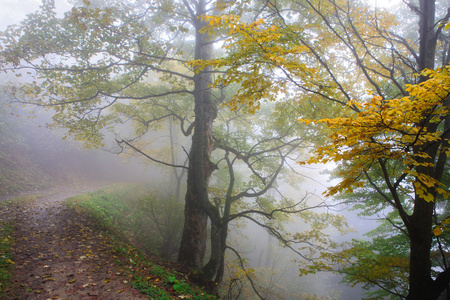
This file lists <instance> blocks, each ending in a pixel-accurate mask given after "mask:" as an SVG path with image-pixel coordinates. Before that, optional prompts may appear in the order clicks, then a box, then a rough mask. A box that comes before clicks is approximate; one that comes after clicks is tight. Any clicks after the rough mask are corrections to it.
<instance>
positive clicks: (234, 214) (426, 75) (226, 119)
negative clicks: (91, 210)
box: [0, 0, 450, 299]
mask: <svg viewBox="0 0 450 300" xmlns="http://www.w3.org/2000/svg"><path fill="white" fill-rule="evenodd" d="M449 18H450V2H449V1H448V0H436V1H431V0H419V1H404V2H400V1H398V2H389V3H387V2H383V1H370V2H365V1H325V0H319V1H309V0H305V1H278V2H277V1H236V2H233V3H231V2H230V3H229V2H227V1H206V0H198V1H188V0H184V1H175V0H174V1H162V0H161V1H114V0H95V1H94V0H92V1H86V0H83V1H70V2H66V1H59V0H55V1H42V2H41V1H38V0H36V1H32V0H27V1H21V2H20V3H18V2H16V1H12V0H7V1H3V2H2V3H0V22H1V23H0V26H1V27H0V30H2V34H1V36H0V41H1V44H0V46H1V48H0V49H1V53H0V57H1V59H0V64H1V67H2V69H3V70H4V71H5V72H3V73H2V74H1V77H0V78H1V85H2V86H3V92H2V94H1V99H0V101H1V104H0V135H1V142H0V197H1V198H6V197H8V196H11V195H18V194H21V193H29V192H33V191H38V190H43V189H48V188H50V187H55V186H66V185H76V184H83V183H85V182H98V184H99V185H101V186H105V185H108V184H114V183H120V184H119V185H115V186H114V188H112V189H113V190H114V189H118V190H119V191H118V193H119V194H120V190H122V193H125V192H126V195H124V194H120V195H122V196H120V197H121V200H117V207H119V206H120V207H121V208H120V209H121V211H123V212H126V215H124V216H123V217H120V216H118V215H114V216H112V215H113V213H112V212H111V211H112V210H113V209H114V208H113V207H109V206H105V210H104V211H103V212H102V213H104V214H106V215H108V213H110V214H111V219H113V221H112V223H114V224H116V223H117V224H122V225H124V224H125V225H124V226H126V227H128V228H127V229H126V230H125V232H126V234H125V235H128V236H129V239H130V241H131V242H134V243H135V244H136V245H138V246H140V247H142V248H143V249H144V250H145V251H149V252H152V253H157V254H158V255H160V256H162V257H164V258H165V259H170V260H174V261H175V260H176V261H178V262H180V263H184V264H186V265H187V266H189V267H190V268H191V269H192V270H195V272H193V273H195V276H194V277H193V278H192V280H194V281H196V282H199V283H201V284H203V285H204V286H205V287H206V289H207V290H208V291H210V292H212V293H217V294H219V295H220V296H221V297H223V298H225V299H446V298H447V297H450V296H448V295H450V293H448V289H449V288H450V270H449V269H448V267H447V264H448V252H449V247H450V244H449V242H450V241H449V240H448V238H449V235H448V234H449V233H448V231H449V229H448V228H447V227H448V224H450V221H449V215H448V206H447V198H448V193H449V191H448V180H449V179H450V178H449V176H448V162H447V155H448V153H449V152H450V147H449V146H448V144H449V137H450V130H449V126H450V125H449V122H450V119H449V118H450V117H449V112H448V101H449V97H448V95H449V92H450V79H449V78H450V69H449V67H448V63H449V57H450V47H449V25H448V24H449ZM22 20H24V21H22ZM20 22H22V23H20ZM12 24H19V25H15V26H13V25H12ZM299 119H302V120H303V121H299ZM300 162H301V163H300ZM136 183H139V185H137V186H135V185H134V184H136ZM105 197H106V196H105ZM99 201H100V202H99V203H100V204H99V205H102V204H101V201H102V200H99ZM86 203H87V202H86ZM92 203H93V202H92ZM92 203H88V204H86V205H87V206H88V207H89V205H91V206H92V207H94V206H95V205H97V204H95V205H94V204H92ZM105 205H109V204H105ZM122 206H123V207H125V208H123V207H122ZM109 210H111V211H109ZM139 212H148V215H145V213H144V214H141V215H139ZM155 212H156V214H155ZM124 214H125V213H124ZM114 218H118V219H117V220H115V219H114ZM122 219H123V220H122ZM127 222H129V223H127ZM138 222H142V223H138ZM424 297H427V298H424Z"/></svg>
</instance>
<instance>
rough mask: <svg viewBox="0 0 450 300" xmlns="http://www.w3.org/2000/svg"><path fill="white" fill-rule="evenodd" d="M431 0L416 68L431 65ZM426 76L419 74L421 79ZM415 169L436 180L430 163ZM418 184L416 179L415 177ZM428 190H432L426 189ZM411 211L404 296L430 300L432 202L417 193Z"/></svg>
mask: <svg viewBox="0 0 450 300" xmlns="http://www.w3.org/2000/svg"><path fill="white" fill-rule="evenodd" d="M435 10H436V5H435V0H420V1H419V17H420V22H419V35H420V40H419V47H420V49H419V59H418V68H419V70H418V71H419V72H420V71H422V70H424V69H427V68H429V69H433V68H434V60H435V56H436V43H437V37H436V36H435V35H434V33H435V28H434V26H435ZM426 79H427V78H422V77H421V78H419V81H424V80H426ZM428 129H429V131H433V130H436V129H437V128H433V126H429V127H428ZM420 152H426V153H427V154H429V155H430V158H429V159H426V160H427V162H430V163H435V159H434V158H435V157H436V155H437V148H436V146H434V145H425V146H422V147H418V148H417V149H414V153H420ZM417 172H418V173H422V174H427V175H429V176H431V177H433V178H435V179H437V180H440V179H441V178H437V177H440V176H439V175H438V174H436V172H435V169H434V168H432V167H418V168H417ZM416 182H418V183H419V184H421V183H420V181H419V180H416ZM428 192H430V193H432V194H435V192H434V191H433V190H432V189H430V190H429V191H428ZM414 202H415V203H414V212H413V214H412V216H411V218H410V222H409V224H408V225H407V227H408V233H409V238H410V250H411V253H410V277H409V293H408V297H407V299H408V300H431V299H433V300H434V299H437V297H438V296H439V294H440V292H439V293H437V290H436V288H437V286H436V282H435V281H434V280H433V279H432V278H431V259H430V251H431V243H432V238H433V233H432V226H433V210H434V205H435V203H434V202H426V201H425V200H424V199H422V198H421V197H419V196H417V194H416V197H415V201H414Z"/></svg>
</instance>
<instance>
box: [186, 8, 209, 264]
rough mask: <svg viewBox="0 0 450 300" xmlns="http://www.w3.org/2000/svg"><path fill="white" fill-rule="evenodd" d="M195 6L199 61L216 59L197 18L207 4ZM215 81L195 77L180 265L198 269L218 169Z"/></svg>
mask: <svg viewBox="0 0 450 300" xmlns="http://www.w3.org/2000/svg"><path fill="white" fill-rule="evenodd" d="M195 5H196V16H193V22H194V24H195V29H196V36H195V38H196V41H195V59H203V60H208V59H211V58H212V44H211V43H208V40H207V34H205V33H200V30H201V29H202V28H203V27H204V26H205V24H204V22H201V21H200V20H199V19H198V18H197V16H201V15H202V14H204V13H205V11H206V3H205V1H204V0H200V1H198V2H196V4H195ZM211 80H212V79H211V72H210V70H209V69H205V70H200V71H199V72H196V74H195V75H194V84H195V86H194V98H195V99H194V100H195V108H194V113H195V128H194V134H193V137H192V146H191V151H190V153H189V170H188V178H187V192H186V198H185V200H186V204H185V212H184V216H185V222H184V229H183V235H182V238H181V245H180V251H179V254H178V261H179V262H181V263H184V264H187V265H188V266H190V267H194V268H201V267H202V265H203V260H204V256H205V252H206V237H207V220H208V216H207V214H206V208H207V207H208V204H209V199H208V185H209V179H210V177H211V174H212V172H213V171H214V169H215V165H214V164H212V163H211V161H210V157H211V152H212V150H213V141H212V124H213V122H214V119H215V118H216V116H217V107H216V104H215V103H214V102H213V101H212V99H211V91H210V87H209V84H210V83H211Z"/></svg>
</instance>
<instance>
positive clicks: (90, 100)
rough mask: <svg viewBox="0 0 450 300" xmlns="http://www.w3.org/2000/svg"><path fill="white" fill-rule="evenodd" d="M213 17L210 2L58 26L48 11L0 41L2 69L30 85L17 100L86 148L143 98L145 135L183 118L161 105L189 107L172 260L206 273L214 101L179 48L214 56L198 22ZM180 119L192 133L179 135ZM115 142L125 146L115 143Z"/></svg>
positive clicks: (203, 75) (78, 13) (82, 16)
mask: <svg viewBox="0 0 450 300" xmlns="http://www.w3.org/2000/svg"><path fill="white" fill-rule="evenodd" d="M212 11H213V8H212V6H211V3H210V2H209V1H203V0H202V1H180V2H167V1H141V2H139V1H138V2H121V1H92V2H90V1H83V2H82V3H79V4H77V5H76V6H74V7H73V9H72V10H71V11H70V12H67V13H66V14H65V16H64V18H62V19H59V18H57V17H56V14H55V12H54V9H53V6H52V5H47V6H43V7H42V10H41V11H39V12H37V13H35V14H31V15H29V16H28V18H27V19H26V20H24V21H23V22H22V24H21V25H19V26H10V27H8V29H7V30H6V32H5V33H4V34H3V35H2V44H3V46H4V48H3V51H2V63H3V64H4V66H5V69H9V68H10V67H9V66H11V65H13V66H12V68H10V69H15V70H16V71H17V72H18V74H22V73H21V72H22V71H23V70H28V71H29V73H28V76H34V77H35V81H34V82H30V83H27V84H24V85H22V87H21V88H18V89H14V90H13V91H12V93H13V94H14V95H15V97H16V98H17V99H19V100H20V101H23V102H26V103H35V104H37V105H42V106H46V107H53V108H55V111H56V114H55V115H54V122H55V124H56V125H58V126H62V127H66V128H68V129H69V134H73V135H74V136H75V138H77V139H80V140H83V141H85V144H86V145H87V146H99V145H101V144H102V142H103V139H104V136H105V132H104V131H102V129H103V128H106V127H108V126H111V125H112V124H115V123H116V122H119V123H120V122H125V121H126V120H125V117H126V115H123V114H122V115H120V114H118V113H114V110H116V108H115V106H114V105H115V104H120V102H122V104H123V103H125V102H127V101H140V100H142V101H144V100H146V103H147V105H152V107H153V108H154V110H153V118H152V119H151V120H147V122H148V126H149V127H150V128H151V127H152V126H156V120H162V119H168V118H171V117H172V118H173V117H175V118H176V117H179V116H180V115H176V113H175V109H178V110H179V108H180V106H172V107H170V106H168V107H166V109H159V110H158V109H157V108H158V107H159V108H161V99H164V97H166V98H167V97H170V96H172V97H179V98H180V99H183V98H188V97H191V98H192V99H193V103H194V115H195V117H194V119H193V120H191V119H190V116H189V117H186V115H187V113H185V114H184V116H183V115H182V114H181V116H182V117H183V118H185V119H180V120H179V124H180V126H181V131H182V132H184V133H185V134H187V135H189V134H190V133H191V131H192V130H193V129H194V127H195V129H194V134H193V137H192V146H191V151H190V153H189V159H190V162H189V166H188V187H187V193H186V209H185V226H184V231H183V238H182V243H181V249H180V255H179V258H178V259H179V261H180V262H184V263H186V264H188V265H190V266H192V267H196V268H199V267H201V266H202V264H203V259H204V255H205V249H206V244H205V243H206V234H207V232H206V224H207V215H206V213H205V211H204V209H203V207H204V203H205V202H207V201H208V195H207V187H208V182H209V178H210V176H211V173H212V171H213V170H214V168H215V167H214V165H213V164H212V163H211V161H210V155H211V151H212V149H213V141H212V131H211V126H212V122H213V120H214V119H215V117H216V114H217V112H216V109H217V108H216V107H217V105H218V104H219V103H220V99H213V98H212V92H211V89H210V88H209V87H208V85H209V84H210V83H211V80H212V79H211V76H212V74H211V72H209V71H208V70H202V71H199V70H197V71H195V70H193V69H190V68H188V67H187V66H186V62H187V59H186V58H187V57H186V56H184V57H183V53H182V51H181V49H180V45H182V41H183V40H189V39H190V38H191V37H193V41H194V45H193V50H194V57H195V58H196V59H211V58H212V45H213V43H212V42H211V41H210V40H209V36H208V34H206V33H204V32H202V31H201V29H202V28H203V27H204V25H205V23H204V21H202V20H201V19H200V16H201V15H203V14H211V13H212ZM183 64H184V67H182V66H183ZM6 65H8V67H7V66H6ZM180 66H181V70H180ZM23 73H25V72H23ZM164 76H165V77H164ZM152 77H153V78H158V77H160V78H163V79H165V78H167V81H166V82H168V84H166V85H164V86H162V87H155V85H153V86H152V85H151V84H149V83H148V84H145V82H149V81H151V79H152ZM191 87H192V88H191ZM158 100H159V102H158ZM121 108H122V107H121V106H120V105H118V106H117V111H120V109H121ZM171 109H173V110H174V111H171ZM152 120H153V121H152ZM186 121H190V123H191V124H195V126H194V125H192V126H189V127H188V128H185V127H184V126H185V123H186ZM117 139H118V141H119V142H122V143H123V142H126V140H125V139H124V138H122V137H121V136H118V137H117ZM175 167H177V166H175ZM178 167H183V166H178Z"/></svg>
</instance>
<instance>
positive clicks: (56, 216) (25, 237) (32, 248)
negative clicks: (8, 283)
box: [0, 189, 147, 299]
mask: <svg viewBox="0 0 450 300" xmlns="http://www.w3.org/2000/svg"><path fill="white" fill-rule="evenodd" d="M85 191H86V189H84V190H82V191H81V190H79V189H78V190H61V191H56V192H55V191H54V192H50V193H47V194H46V195H44V196H43V197H36V198H35V199H34V201H31V202H27V203H25V204H24V205H21V206H4V207H2V208H1V210H0V218H1V219H3V220H5V219H8V220H12V221H13V222H14V224H15V228H16V231H15V246H14V250H13V251H14V252H13V260H14V268H15V272H14V275H13V286H12V288H11V289H10V290H9V291H7V293H8V295H9V297H8V299H142V298H147V297H146V296H144V295H141V294H140V293H139V291H138V290H137V289H135V288H133V287H132V286H131V284H130V283H129V282H128V279H129V278H128V276H127V275H126V272H118V271H117V268H118V267H117V266H116V265H115V264H114V260H115V259H116V257H115V256H114V255H113V254H112V252H111V245H110V241H109V240H108V238H107V237H106V236H105V235H103V234H102V233H101V231H99V230H96V227H95V224H94V223H93V222H92V220H90V219H89V218H88V217H86V216H85V215H83V214H81V213H79V212H76V211H74V210H70V209H68V208H67V207H66V206H65V204H64V203H63V200H65V199H66V198H68V197H70V196H74V195H76V194H79V193H81V192H85Z"/></svg>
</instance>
